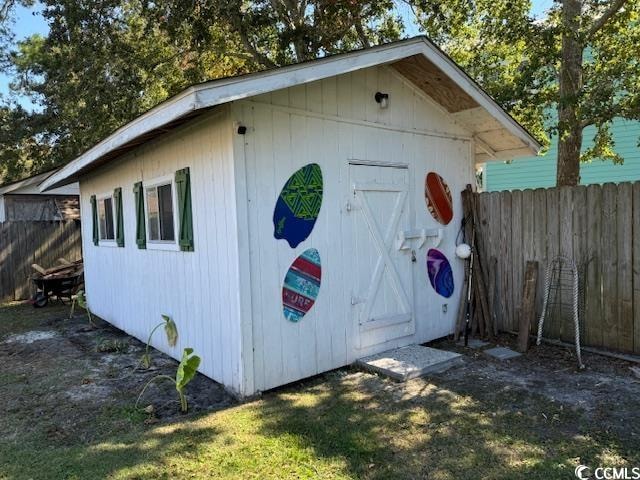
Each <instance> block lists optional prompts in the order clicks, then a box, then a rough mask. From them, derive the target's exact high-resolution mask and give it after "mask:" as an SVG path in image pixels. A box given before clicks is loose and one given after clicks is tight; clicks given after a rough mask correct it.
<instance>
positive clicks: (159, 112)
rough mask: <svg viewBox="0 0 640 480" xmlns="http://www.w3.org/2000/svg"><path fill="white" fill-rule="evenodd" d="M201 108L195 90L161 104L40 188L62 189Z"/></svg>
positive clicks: (54, 175)
mask: <svg viewBox="0 0 640 480" xmlns="http://www.w3.org/2000/svg"><path fill="white" fill-rule="evenodd" d="M198 108H200V107H199V106H198V105H197V104H196V101H195V92H194V89H193V87H191V88H189V89H187V90H186V91H185V92H182V93H181V94H179V95H178V96H177V97H175V98H171V99H169V100H168V101H166V102H163V103H161V104H160V105H158V106H157V107H154V108H152V109H151V110H149V111H148V112H146V113H144V114H143V115H142V116H140V117H138V118H137V119H135V120H133V121H132V122H130V123H127V124H126V125H124V126H123V127H120V128H119V129H118V130H116V131H115V132H114V133H112V134H111V135H109V136H108V137H107V138H105V139H104V140H103V141H101V142H100V143H98V144H97V145H95V146H94V147H92V148H90V149H89V150H87V151H86V152H85V153H83V154H82V155H80V156H79V157H78V158H76V159H75V160H73V161H71V162H69V163H68V164H66V165H65V166H64V167H62V168H61V169H60V170H59V171H57V172H56V173H54V174H53V175H51V176H50V177H49V178H47V179H46V180H45V181H44V182H42V184H41V185H40V190H41V191H43V192H44V191H46V190H49V189H51V188H56V187H59V186H61V184H63V182H64V181H65V180H66V179H67V178H69V177H71V176H72V175H74V174H75V173H76V172H78V171H80V170H82V169H83V168H85V167H86V166H88V165H90V164H91V163H92V162H93V161H94V160H97V159H98V158H100V157H101V156H102V155H105V154H106V153H108V152H110V151H112V150H115V149H116V148H118V147H121V146H123V145H125V144H126V143H127V142H129V141H131V140H133V139H135V138H137V137H139V136H140V135H143V134H145V133H147V132H149V131H152V130H155V129H156V128H160V127H162V126H163V125H166V124H167V123H170V122H172V121H173V120H176V119H178V118H180V117H182V116H184V115H185V114H187V113H189V112H191V111H193V110H197V109H198Z"/></svg>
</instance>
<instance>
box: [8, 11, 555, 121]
mask: <svg viewBox="0 0 640 480" xmlns="http://www.w3.org/2000/svg"><path fill="white" fill-rule="evenodd" d="M552 5H553V0H533V7H532V9H531V13H532V14H533V15H534V16H537V17H538V16H541V15H543V14H544V12H545V11H546V10H547V9H549V8H550V7H551V6H552ZM403 15H405V16H407V18H409V17H410V15H411V13H410V10H409V7H408V6H407V7H406V12H403ZM407 23H408V22H407ZM408 30H409V31H408V32H407V33H409V34H410V35H414V34H416V35H417V34H419V33H420V32H419V31H417V30H416V31H415V32H414V31H412V30H413V29H411V28H409V29H408ZM14 32H15V34H16V39H17V40H22V39H24V38H27V37H29V36H31V35H34V34H36V33H39V34H41V35H43V36H46V35H47V32H48V26H47V24H46V22H45V21H44V19H43V18H42V15H40V11H39V10H38V9H37V8H36V9H28V8H24V7H18V9H17V10H16V22H15V26H14ZM10 81H11V79H10V78H9V77H7V76H6V75H4V74H2V73H0V94H1V95H6V94H7V93H8V92H9V82H10ZM19 101H20V103H21V104H22V106H24V107H25V108H28V109H34V108H37V107H36V106H35V105H33V103H32V102H31V101H30V100H29V99H27V98H21V99H19Z"/></svg>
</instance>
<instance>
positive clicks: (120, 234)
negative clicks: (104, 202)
mask: <svg viewBox="0 0 640 480" xmlns="http://www.w3.org/2000/svg"><path fill="white" fill-rule="evenodd" d="M113 202H114V203H115V205H116V245H118V246H119V247H124V217H123V215H122V188H120V187H118V188H116V189H115V190H114V191H113Z"/></svg>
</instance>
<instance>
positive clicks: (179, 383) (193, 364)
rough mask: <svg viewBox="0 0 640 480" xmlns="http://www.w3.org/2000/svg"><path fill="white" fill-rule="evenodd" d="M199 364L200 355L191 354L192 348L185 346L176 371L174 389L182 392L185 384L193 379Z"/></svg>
mask: <svg viewBox="0 0 640 480" xmlns="http://www.w3.org/2000/svg"><path fill="white" fill-rule="evenodd" d="M199 366H200V357H199V356H197V355H193V348H185V349H184V351H183V352H182V360H180V365H178V370H177V371H176V390H178V392H179V393H182V392H183V390H184V388H185V387H186V386H187V384H188V383H189V382H190V381H191V380H193V377H195V375H196V372H197V370H198V367H199Z"/></svg>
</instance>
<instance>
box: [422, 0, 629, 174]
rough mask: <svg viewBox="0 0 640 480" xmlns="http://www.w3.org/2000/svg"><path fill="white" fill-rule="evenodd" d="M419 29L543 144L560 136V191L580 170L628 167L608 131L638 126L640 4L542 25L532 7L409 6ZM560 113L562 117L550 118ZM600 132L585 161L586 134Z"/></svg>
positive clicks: (569, 12) (576, 6)
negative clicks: (602, 163)
mask: <svg viewBox="0 0 640 480" xmlns="http://www.w3.org/2000/svg"><path fill="white" fill-rule="evenodd" d="M411 3H412V5H413V7H414V8H415V13H416V16H417V18H418V19H419V22H420V24H421V25H422V26H423V27H424V29H425V30H426V32H427V33H428V34H429V35H431V36H432V37H433V38H435V39H436V40H437V41H438V43H440V44H441V45H442V46H443V48H444V49H445V50H446V51H447V52H448V53H449V54H450V55H451V56H452V57H453V58H454V59H455V60H457V61H458V62H459V63H460V64H461V65H462V66H463V67H464V68H466V69H467V70H468V71H469V73H470V74H471V75H472V76H473V77H474V78H476V79H478V80H479V82H480V83H481V85H482V86H483V87H484V88H485V89H487V90H488V91H489V93H490V94H492V95H493V96H494V97H495V98H496V99H497V100H498V102H499V103H501V104H502V106H503V107H505V108H506V109H507V111H509V112H511V113H512V114H513V115H514V116H515V117H516V118H517V119H518V120H520V121H521V122H522V123H523V124H524V125H525V126H527V127H528V128H529V129H530V130H531V131H532V132H533V133H534V134H536V136H537V137H538V138H540V139H543V140H545V141H548V136H549V135H557V136H558V143H559V148H558V158H557V164H558V173H557V184H558V185H576V184H577V183H578V182H579V171H580V161H581V160H582V161H591V160H593V159H596V158H602V159H610V160H613V161H614V162H618V163H619V162H622V161H623V159H622V158H621V157H620V156H619V155H617V154H616V153H615V150H614V143H613V139H612V137H611V135H610V131H609V127H610V125H611V121H612V120H613V119H614V118H617V117H621V118H626V119H631V120H639V119H640V82H639V81H638V78H639V76H638V71H640V65H639V59H638V55H637V45H639V44H640V3H639V2H633V1H630V0H629V1H625V0H557V1H556V3H555V4H554V6H553V7H552V8H551V9H550V10H549V11H548V12H547V16H546V18H545V19H543V20H540V19H536V18H532V17H531V16H530V14H529V11H530V7H531V5H530V2H529V1H528V0H495V1H487V0H477V1H476V2H470V1H468V0H454V1H452V2H442V3H441V2H437V1H432V0H418V1H415V2H411ZM553 110H555V111H556V114H554V113H553ZM590 126H593V127H595V132H596V133H595V136H594V139H593V145H592V146H591V147H589V148H588V149H586V150H585V151H583V152H582V153H581V150H582V147H583V131H584V129H585V128H587V127H590Z"/></svg>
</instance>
